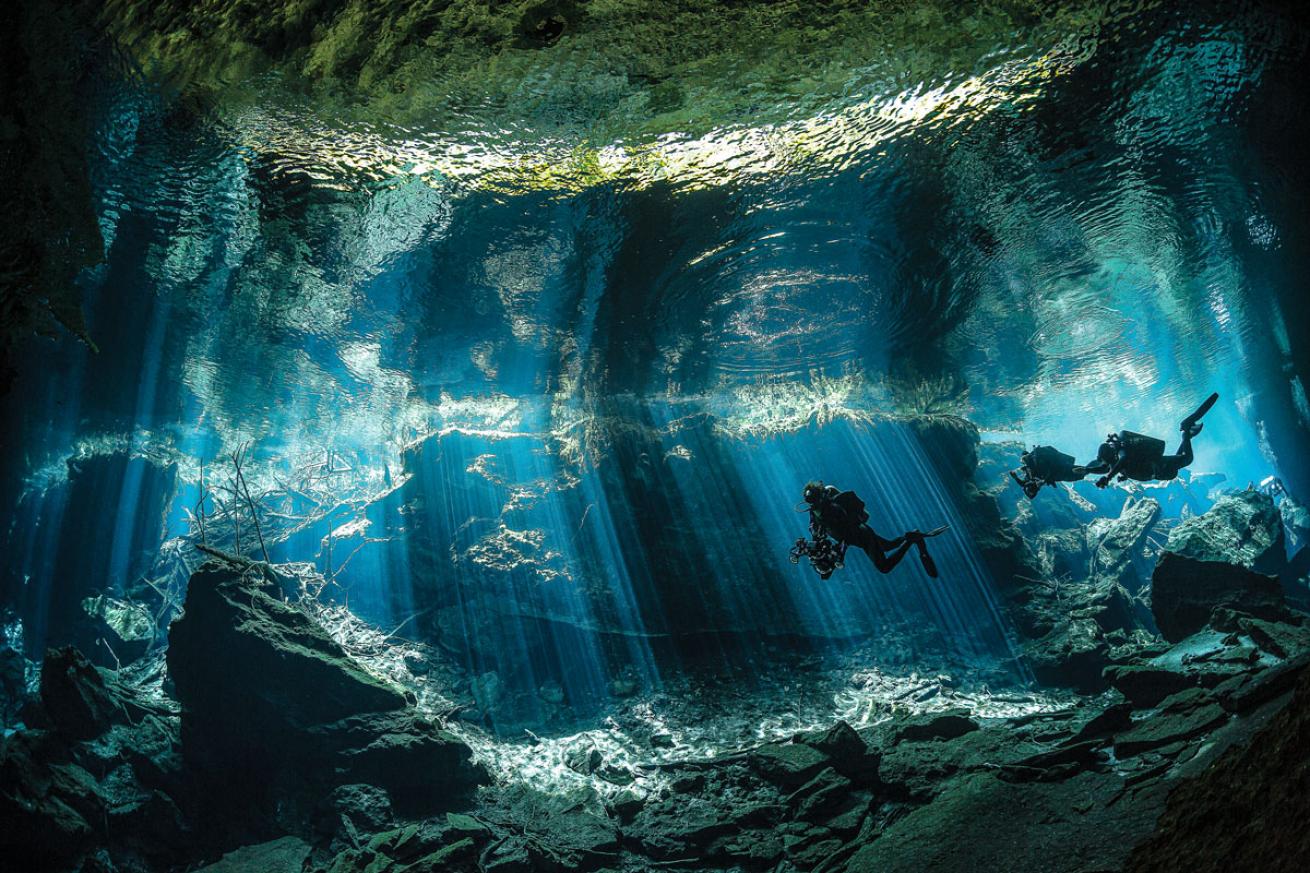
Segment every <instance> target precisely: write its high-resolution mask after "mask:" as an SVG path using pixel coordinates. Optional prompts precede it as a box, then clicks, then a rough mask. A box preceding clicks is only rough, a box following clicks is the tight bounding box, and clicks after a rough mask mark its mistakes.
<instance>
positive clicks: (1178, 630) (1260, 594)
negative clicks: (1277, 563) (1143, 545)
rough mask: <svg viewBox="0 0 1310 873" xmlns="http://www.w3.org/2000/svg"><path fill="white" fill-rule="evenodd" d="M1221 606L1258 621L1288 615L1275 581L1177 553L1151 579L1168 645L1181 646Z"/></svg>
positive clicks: (1165, 559) (1164, 560) (1154, 612)
mask: <svg viewBox="0 0 1310 873" xmlns="http://www.w3.org/2000/svg"><path fill="white" fill-rule="evenodd" d="M1171 542H1172V539H1171ZM1218 607H1225V608H1228V609H1232V610H1236V611H1238V612H1244V613H1247V614H1249V615H1253V616H1256V617H1258V618H1279V617H1281V616H1283V615H1284V614H1285V609H1284V605H1283V592H1282V588H1281V587H1280V586H1279V584H1278V580H1277V579H1276V578H1275V577H1273V576H1265V575H1263V574H1260V573H1255V572H1252V571H1251V570H1248V569H1245V568H1244V567H1240V566H1237V565H1234V564H1229V563H1221V562H1219V561H1205V560H1197V559H1195V558H1191V557H1188V556H1186V555H1184V554H1180V553H1178V552H1173V551H1167V552H1165V553H1164V554H1163V555H1162V556H1161V557H1160V563H1158V564H1157V565H1156V567H1155V573H1154V574H1153V575H1152V577H1151V613H1152V615H1154V617H1155V623H1156V625H1157V626H1158V627H1159V628H1160V634H1161V635H1162V636H1163V637H1164V638H1165V639H1166V640H1170V641H1171V642H1177V641H1178V640H1181V639H1183V638H1184V637H1186V636H1189V635H1190V634H1193V633H1196V632H1197V631H1199V630H1201V628H1203V627H1204V626H1205V625H1206V623H1207V622H1208V621H1209V620H1210V615H1211V613H1212V612H1213V611H1214V610H1215V609H1216V608H1218Z"/></svg>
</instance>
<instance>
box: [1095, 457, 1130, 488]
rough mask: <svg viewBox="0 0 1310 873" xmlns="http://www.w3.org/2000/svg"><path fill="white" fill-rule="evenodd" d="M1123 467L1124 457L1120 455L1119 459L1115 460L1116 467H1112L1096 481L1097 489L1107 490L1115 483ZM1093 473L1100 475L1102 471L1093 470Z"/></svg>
mask: <svg viewBox="0 0 1310 873" xmlns="http://www.w3.org/2000/svg"><path fill="white" fill-rule="evenodd" d="M1123 465H1124V457H1123V455H1120V456H1119V457H1118V459H1116V460H1115V462H1114V466H1113V467H1111V468H1110V469H1109V470H1108V471H1106V474H1105V475H1104V476H1102V477H1101V478H1100V479H1097V480H1096V487H1097V488H1105V487H1106V486H1107V485H1109V484H1110V483H1111V482H1112V481H1114V477H1115V476H1118V475H1119V471H1120V470H1122V469H1123ZM1092 472H1094V473H1099V472H1100V471H1099V470H1093V471H1092Z"/></svg>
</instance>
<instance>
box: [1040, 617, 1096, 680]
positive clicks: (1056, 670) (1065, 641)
mask: <svg viewBox="0 0 1310 873" xmlns="http://www.w3.org/2000/svg"><path fill="white" fill-rule="evenodd" d="M1025 652H1026V654H1027V656H1028V662H1029V664H1030V666H1031V667H1032V671H1033V676H1034V677H1036V679H1037V681H1038V682H1042V683H1044V684H1047V685H1066V686H1072V687H1074V688H1077V689H1079V690H1082V691H1097V690H1100V689H1101V688H1104V687H1105V680H1104V678H1103V677H1102V670H1103V669H1104V668H1105V665H1106V664H1107V662H1108V660H1109V654H1110V647H1109V645H1108V643H1106V640H1105V634H1104V631H1102V630H1101V627H1100V626H1099V625H1098V624H1097V623H1096V622H1095V621H1093V620H1091V619H1088V618H1081V619H1073V620H1070V621H1066V622H1063V623H1061V624H1060V625H1059V626H1058V627H1056V629H1055V630H1053V631H1051V632H1050V633H1049V634H1047V635H1046V636H1045V637H1043V638H1042V639H1040V640H1036V641H1034V642H1031V643H1029V644H1028V645H1027V646H1026V647H1025Z"/></svg>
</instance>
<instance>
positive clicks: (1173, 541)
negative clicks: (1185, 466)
mask: <svg viewBox="0 0 1310 873" xmlns="http://www.w3.org/2000/svg"><path fill="white" fill-rule="evenodd" d="M1165 548H1166V550H1167V551H1168V552H1172V553H1173V554H1175V555H1179V556H1181V557H1184V558H1188V559H1190V560H1193V561H1204V562H1223V563H1227V564H1234V565H1236V566H1239V567H1244V568H1246V569H1248V570H1253V571H1254V572H1256V573H1269V574H1277V573H1278V572H1279V571H1280V570H1281V569H1282V568H1283V565H1284V564H1285V563H1286V553H1285V534H1284V531H1283V522H1282V517H1281V516H1280V515H1279V512H1278V507H1277V506H1275V505H1274V501H1273V498H1272V497H1270V496H1269V495H1267V494H1262V493H1261V492H1259V491H1241V492H1237V493H1235V494H1228V495H1225V496H1224V497H1221V498H1220V499H1219V500H1217V501H1215V504H1214V506H1212V507H1210V509H1209V510H1207V511H1206V512H1205V513H1204V514H1203V515H1198V516H1194V517H1192V518H1189V519H1185V520H1184V521H1182V522H1181V523H1179V525H1178V526H1177V527H1175V528H1174V529H1173V531H1171V532H1170V534H1169V542H1168V544H1167V545H1166V546H1165Z"/></svg>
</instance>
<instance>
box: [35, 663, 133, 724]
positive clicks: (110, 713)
mask: <svg viewBox="0 0 1310 873" xmlns="http://www.w3.org/2000/svg"><path fill="white" fill-rule="evenodd" d="M41 706H42V708H43V709H44V711H45V716H46V718H47V720H48V721H49V722H50V724H51V725H52V726H53V727H54V728H55V729H56V730H57V731H59V732H60V733H61V734H63V735H64V736H66V737H68V738H69V739H73V740H89V739H93V738H95V737H98V736H100V735H101V734H103V733H104V732H105V731H107V730H108V729H109V727H110V725H112V724H113V723H114V722H119V721H125V720H126V719H127V713H126V711H125V709H124V707H123V704H122V702H121V700H120V699H119V698H118V697H117V696H116V695H115V694H113V693H112V692H111V690H110V687H109V683H108V682H107V681H106V677H105V676H104V675H103V674H102V672H101V670H100V668H98V667H96V666H95V665H94V664H92V663H91V662H90V661H88V660H87V659H86V657H85V656H84V655H83V654H82V653H81V652H79V651H78V650H77V649H74V648H72V647H71V646H69V647H67V648H63V649H51V650H50V651H48V652H46V656H45V662H44V663H43V664H42V666H41Z"/></svg>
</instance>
